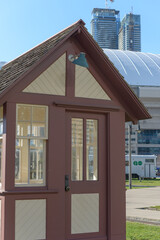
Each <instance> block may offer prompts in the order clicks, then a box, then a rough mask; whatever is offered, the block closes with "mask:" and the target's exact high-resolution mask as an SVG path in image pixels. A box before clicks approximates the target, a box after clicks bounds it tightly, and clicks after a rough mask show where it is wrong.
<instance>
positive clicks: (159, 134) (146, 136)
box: [138, 129, 160, 144]
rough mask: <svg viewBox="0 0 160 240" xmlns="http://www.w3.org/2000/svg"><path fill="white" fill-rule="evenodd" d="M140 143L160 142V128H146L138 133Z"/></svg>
mask: <svg viewBox="0 0 160 240" xmlns="http://www.w3.org/2000/svg"><path fill="white" fill-rule="evenodd" d="M138 143H139V144H160V129H145V130H141V132H140V133H138Z"/></svg>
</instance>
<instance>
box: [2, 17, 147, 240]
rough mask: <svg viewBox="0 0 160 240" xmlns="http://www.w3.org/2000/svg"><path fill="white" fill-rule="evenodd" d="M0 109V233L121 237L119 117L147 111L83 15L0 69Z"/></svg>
mask: <svg viewBox="0 0 160 240" xmlns="http://www.w3.org/2000/svg"><path fill="white" fill-rule="evenodd" d="M82 52H83V53H85V54H86V59H87V62H88V65H89V67H88V68H85V67H82V66H79V65H77V64H74V63H73V62H72V61H70V60H69V55H73V56H79V54H80V53H82ZM0 106H1V107H0V149H1V151H0V152H1V155H0V156H1V163H0V166H1V179H0V209H1V210H0V212H1V214H0V216H1V220H0V226H1V240H71V239H72V240H73V239H74V240H78V239H79V240H124V239H125V156H124V155H125V151H124V149H125V137H124V135H125V121H132V122H133V123H136V122H137V121H138V120H139V119H146V118H150V115H149V114H148V112H147V111H146V109H145V108H144V106H143V105H142V104H141V102H140V101H139V100H138V99H137V97H136V96H135V95H134V93H133V92H132V90H131V89H130V88H129V86H128V85H127V83H126V82H125V81H124V79H123V77H122V76H121V75H120V74H119V72H118V71H117V69H116V68H115V67H114V66H113V64H112V63H111V62H110V61H109V59H108V58H107V57H106V56H105V54H104V53H103V51H102V49H101V48H100V47H99V46H98V44H97V43H96V42H95V41H94V40H93V38H92V36H91V35H90V34H89V33H88V32H87V30H86V28H85V27H84V22H83V21H82V20H80V21H78V22H77V23H75V24H73V25H71V26H70V27H68V28H67V29H65V30H63V31H61V32H60V33H58V34H56V35H55V36H53V37H51V38H50V39H48V40H47V41H45V42H43V43H41V44H40V45H38V46H36V47H35V48H33V49H31V50H30V51H28V52H26V53H25V54H23V55H21V56H20V57H18V58H16V59H15V60H13V61H11V62H9V63H8V64H6V65H4V66H3V68H2V69H1V71H0Z"/></svg>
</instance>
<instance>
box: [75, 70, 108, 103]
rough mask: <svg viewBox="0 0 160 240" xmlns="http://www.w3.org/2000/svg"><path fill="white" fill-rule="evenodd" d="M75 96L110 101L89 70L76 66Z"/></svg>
mask: <svg viewBox="0 0 160 240" xmlns="http://www.w3.org/2000/svg"><path fill="white" fill-rule="evenodd" d="M75 96H76V97H85V98H93V99H103V100H110V97H109V96H108V95H107V94H106V93H105V91H104V90H103V89H102V87H101V86H100V85H99V83H98V82H97V81H96V79H95V78H94V77H93V76H92V74H91V73H90V72H89V71H88V69H87V68H84V67H81V66H77V65H76V79H75Z"/></svg>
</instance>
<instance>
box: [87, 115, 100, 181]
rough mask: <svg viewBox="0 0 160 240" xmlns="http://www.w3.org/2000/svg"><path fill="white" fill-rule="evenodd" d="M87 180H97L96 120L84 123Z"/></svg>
mask: <svg viewBox="0 0 160 240" xmlns="http://www.w3.org/2000/svg"><path fill="white" fill-rule="evenodd" d="M86 161H87V180H97V179H98V177H97V120H92V119H87V121H86Z"/></svg>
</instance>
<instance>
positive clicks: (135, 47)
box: [119, 13, 141, 52]
mask: <svg viewBox="0 0 160 240" xmlns="http://www.w3.org/2000/svg"><path fill="white" fill-rule="evenodd" d="M119 49H120V50H129V51H136V52H140V51H141V23H140V15H135V14H133V13H130V14H126V15H125V17H124V18H123V20H122V22H121V27H120V31H119Z"/></svg>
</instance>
